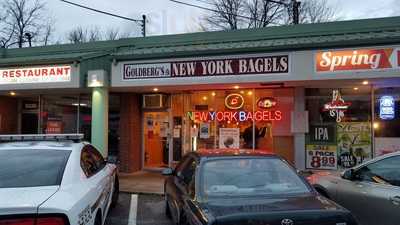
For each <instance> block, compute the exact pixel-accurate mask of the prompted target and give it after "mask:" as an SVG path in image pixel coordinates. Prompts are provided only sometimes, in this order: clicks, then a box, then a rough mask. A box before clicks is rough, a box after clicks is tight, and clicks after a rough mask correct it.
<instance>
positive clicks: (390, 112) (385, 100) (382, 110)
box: [379, 95, 395, 120]
mask: <svg viewBox="0 0 400 225" xmlns="http://www.w3.org/2000/svg"><path fill="white" fill-rule="evenodd" d="M394 104H395V101H394V98H393V97H392V96H388V95H385V96H382V97H381V98H380V99H379V118H381V119H383V120H392V119H394V116H395V105H394Z"/></svg>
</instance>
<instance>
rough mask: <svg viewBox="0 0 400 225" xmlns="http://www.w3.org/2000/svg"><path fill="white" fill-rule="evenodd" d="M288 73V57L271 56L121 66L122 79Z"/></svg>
mask: <svg viewBox="0 0 400 225" xmlns="http://www.w3.org/2000/svg"><path fill="white" fill-rule="evenodd" d="M288 72H289V56H288V55H273V56H257V57H247V58H225V59H220V58H218V59H206V60H189V61H174V62H160V63H142V64H136V63H127V64H124V65H123V80H132V79H146V78H171V77H175V78H177V77H198V76H223V75H247V74H279V73H288Z"/></svg>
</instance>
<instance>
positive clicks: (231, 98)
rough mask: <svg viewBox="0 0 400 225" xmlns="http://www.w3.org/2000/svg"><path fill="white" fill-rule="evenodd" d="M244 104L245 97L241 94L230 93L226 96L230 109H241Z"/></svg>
mask: <svg viewBox="0 0 400 225" xmlns="http://www.w3.org/2000/svg"><path fill="white" fill-rule="evenodd" d="M243 105H244V98H243V96H241V95H240V94H236V93H234V94H230V95H228V96H226V98H225V106H226V108H228V109H240V108H242V107H243Z"/></svg>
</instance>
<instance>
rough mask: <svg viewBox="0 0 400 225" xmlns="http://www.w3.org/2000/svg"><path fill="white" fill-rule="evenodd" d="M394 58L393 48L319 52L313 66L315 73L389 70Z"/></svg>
mask: <svg viewBox="0 0 400 225" xmlns="http://www.w3.org/2000/svg"><path fill="white" fill-rule="evenodd" d="M394 57H396V54H394V49H393V48H379V49H355V50H339V51H320V52H317V53H316V55H315V63H316V65H315V66H316V71H317V72H337V71H353V70H379V69H390V68H393V67H394V66H396V65H393V64H396V61H395V60H393V58H394ZM392 62H394V63H392Z"/></svg>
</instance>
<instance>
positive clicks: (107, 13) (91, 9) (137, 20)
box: [60, 0, 143, 23]
mask: <svg viewBox="0 0 400 225" xmlns="http://www.w3.org/2000/svg"><path fill="white" fill-rule="evenodd" d="M60 1H62V2H65V3H68V4H70V5H74V6H77V7H80V8H84V9H87V10H90V11H94V12H97V13H102V14H105V15H109V16H113V17H117V18H120V19H124V20H129V21H133V22H137V23H142V22H143V20H139V19H132V18H129V17H125V16H120V15H117V14H113V13H109V12H105V11H101V10H98V9H94V8H90V7H88V6H84V5H80V4H77V3H74V2H70V1H66V0H60Z"/></svg>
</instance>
